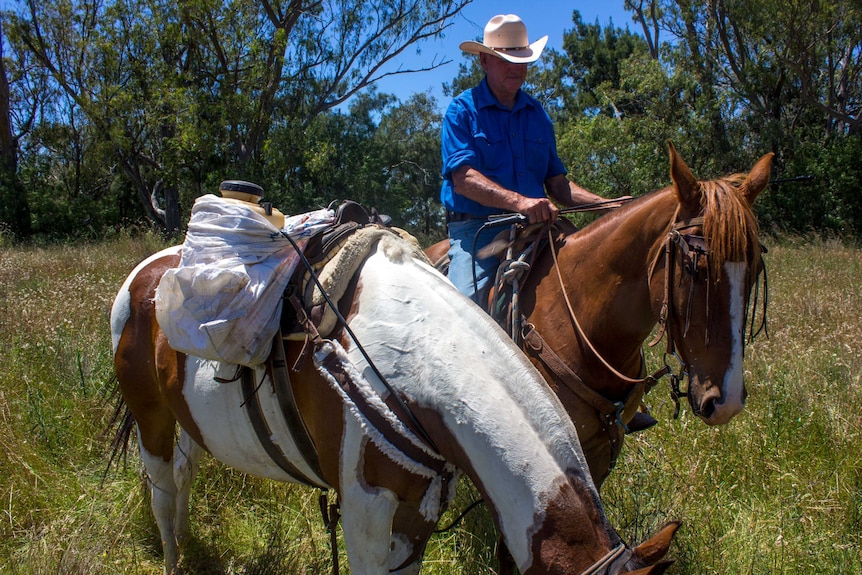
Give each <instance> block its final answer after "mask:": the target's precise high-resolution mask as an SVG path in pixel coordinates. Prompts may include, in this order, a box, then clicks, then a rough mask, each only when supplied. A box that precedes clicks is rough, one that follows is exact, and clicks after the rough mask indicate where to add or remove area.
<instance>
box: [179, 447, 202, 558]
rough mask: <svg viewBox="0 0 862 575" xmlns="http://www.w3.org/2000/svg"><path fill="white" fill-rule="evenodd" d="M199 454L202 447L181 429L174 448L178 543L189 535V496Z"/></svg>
mask: <svg viewBox="0 0 862 575" xmlns="http://www.w3.org/2000/svg"><path fill="white" fill-rule="evenodd" d="M201 455H203V449H201V447H200V446H199V445H198V444H197V442H196V441H195V440H194V439H192V438H191V436H189V434H188V433H186V432H185V430H183V431H181V432H180V439H179V441H178V442H177V447H176V449H175V450H174V483H175V484H176V487H177V496H176V515H175V518H176V519H175V522H174V533H175V535H176V538H177V542H178V543H179V544H180V545H182V543H183V542H184V541H185V540H186V539H187V538H188V535H189V497H190V496H191V492H192V484H193V483H194V481H195V477H196V476H197V473H198V464H199V462H200V459H201Z"/></svg>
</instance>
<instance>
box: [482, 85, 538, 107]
mask: <svg viewBox="0 0 862 575" xmlns="http://www.w3.org/2000/svg"><path fill="white" fill-rule="evenodd" d="M532 105H533V103H532V101H531V100H530V98H528V97H527V94H525V93H524V91H523V90H521V89H518V95H517V96H515V105H514V106H513V107H512V110H511V111H512V112H515V111H517V110H520V109H521V108H524V107H527V106H531V107H532ZM492 106H497V107H499V108H502V109H504V110H508V108H506V107H505V106H503V105H502V104H500V103H499V102H498V101H497V98H495V97H494V94H493V93H492V92H491V88H490V87H489V86H488V78H487V77H485V78H482V81H481V82H479V85H478V86H476V108H479V109H481V108H489V107H492Z"/></svg>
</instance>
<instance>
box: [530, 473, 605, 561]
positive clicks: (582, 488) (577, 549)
mask: <svg viewBox="0 0 862 575" xmlns="http://www.w3.org/2000/svg"><path fill="white" fill-rule="evenodd" d="M579 473H581V472H573V473H569V474H568V481H566V482H565V483H563V484H562V485H560V487H559V494H558V495H557V496H556V497H554V498H553V499H552V500H551V501H549V502H548V505H547V508H546V509H545V513H544V516H543V517H542V518H541V521H542V523H541V526H540V527H539V529H538V530H536V531H535V532H534V533H533V540H532V550H531V551H532V555H533V557H534V558H538V557H540V558H541V560H539V561H536V560H534V564H536V565H544V566H546V567H551V569H550V570H547V571H545V570H544V568H541V567H536V568H535V569H534V568H530V569H527V570H526V571H525V572H524V575H533V574H535V573H539V571H538V570H539V569H542V571H541V573H548V574H549V575H550V574H556V573H559V574H561V575H562V574H565V573H579V572H581V571H583V569H584V568H586V567H589V566H590V565H592V564H594V563H595V562H597V561H598V560H600V559H601V558H602V556H603V555H604V554H605V552H606V551H609V550H610V549H611V548H613V547H614V546H616V545H618V544H619V543H620V541H619V539H618V538H617V537H616V534H615V533H614V532H613V530H612V529H611V528H610V525H607V524H606V523H605V522H604V520H603V519H602V514H601V504H600V502H599V501H598V500H596V499H594V498H593V495H592V492H591V490H590V489H589V488H588V487H587V484H586V482H585V481H584V478H583V477H580V476H579ZM536 519H537V520H539V518H538V517H537V518H536ZM609 533H612V534H613V535H614V537H615V538H616V540H615V541H612V540H611V537H610V535H609ZM575 556H577V558H578V559H582V560H583V561H582V563H581V564H579V565H575V564H573V561H574V557H575Z"/></svg>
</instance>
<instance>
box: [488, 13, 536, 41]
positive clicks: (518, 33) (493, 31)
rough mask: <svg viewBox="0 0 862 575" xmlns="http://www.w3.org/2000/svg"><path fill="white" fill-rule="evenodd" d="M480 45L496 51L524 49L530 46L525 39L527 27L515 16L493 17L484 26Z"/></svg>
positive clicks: (502, 15)
mask: <svg viewBox="0 0 862 575" xmlns="http://www.w3.org/2000/svg"><path fill="white" fill-rule="evenodd" d="M482 43H483V44H485V46H487V47H489V48H496V49H519V48H526V47H527V46H529V45H530V41H529V40H528V39H527V26H526V25H525V24H524V21H523V20H521V19H520V18H519V17H518V16H516V15H515V14H501V15H498V16H494V17H493V18H491V19H490V20H489V21H488V23H487V24H486V25H485V35H484V37H483V40H482Z"/></svg>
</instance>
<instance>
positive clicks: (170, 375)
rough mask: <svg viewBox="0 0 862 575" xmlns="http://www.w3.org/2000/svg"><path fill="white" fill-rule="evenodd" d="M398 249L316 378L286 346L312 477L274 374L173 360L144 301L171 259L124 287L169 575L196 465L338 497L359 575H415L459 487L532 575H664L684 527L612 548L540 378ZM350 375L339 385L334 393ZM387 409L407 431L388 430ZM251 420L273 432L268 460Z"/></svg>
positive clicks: (499, 334) (118, 339)
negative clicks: (252, 412) (399, 412)
mask: <svg viewBox="0 0 862 575" xmlns="http://www.w3.org/2000/svg"><path fill="white" fill-rule="evenodd" d="M405 243H406V242H405V241H404V240H401V239H400V238H396V237H395V236H392V237H384V238H383V239H381V240H380V241H379V243H378V244H377V245H376V248H375V249H374V250H373V251H372V253H371V255H369V256H368V257H367V259H366V260H365V262H364V264H363V265H362V267H361V268H360V270H359V271H358V272H357V273H356V275H355V276H354V279H353V284H352V287H351V288H350V289H349V290H348V291H347V293H346V294H345V295H344V296H343V297H342V298H341V300H340V303H339V308H340V309H341V312H342V314H343V315H342V316H343V317H344V319H345V322H346V325H341V326H340V327H339V328H338V329H337V330H336V331H334V332H333V333H332V334H331V335H330V337H331V339H328V340H320V341H318V345H317V346H316V351H315V352H314V354H313V357H314V362H312V361H304V362H303V361H298V360H299V359H301V358H302V357H304V354H305V353H306V349H304V345H305V344H304V343H303V342H301V341H295V342H294V341H287V340H284V341H283V347H284V352H285V359H286V362H287V365H295V364H296V369H297V370H298V371H295V372H294V373H292V374H291V377H290V380H291V381H290V386H291V388H292V392H293V395H294V398H295V402H296V405H297V406H298V410H299V413H300V414H301V418H302V420H303V423H304V425H305V428H306V429H307V432H308V436H309V438H310V441H311V443H312V444H313V447H314V449H315V451H316V457H317V461H316V462H314V461H313V462H309V461H308V460H307V459H303V458H301V457H299V455H297V453H298V449H297V445H296V443H297V442H296V441H295V440H294V439H292V435H291V433H292V432H291V431H290V430H288V426H287V424H286V423H285V418H284V417H283V412H282V406H281V403H280V398H279V397H277V394H276V393H275V392H274V391H273V387H274V386H273V381H272V379H271V373H270V371H269V370H268V369H263V368H258V369H255V370H253V374H254V381H253V382H252V383H251V385H244V384H243V382H240V381H236V378H231V377H230V376H231V374H232V373H234V372H236V366H233V365H225V364H220V363H219V362H216V361H211V360H204V359H201V358H196V357H191V356H189V355H186V354H183V353H180V352H178V351H175V350H174V349H172V348H171V347H170V345H169V342H168V341H167V338H166V336H165V334H164V332H163V331H162V330H161V329H160V327H159V325H158V323H157V321H156V316H155V309H154V308H155V304H154V297H155V292H156V289H157V286H158V285H159V281H160V278H161V277H162V275H163V274H164V273H165V272H166V270H168V269H170V268H173V267H176V266H177V265H178V263H179V261H180V250H179V248H169V249H167V250H164V251H162V252H160V253H157V254H155V255H153V256H151V257H149V258H148V259H147V260H145V261H144V262H142V263H141V264H139V265H138V266H137V268H136V269H135V270H134V271H133V272H132V274H131V275H130V276H129V278H128V279H127V280H126V281H125V283H124V284H123V286H122V287H121V289H120V291H119V293H118V295H117V297H116V300H115V302H114V305H113V309H112V314H111V330H112V337H113V347H114V366H115V370H116V374H117V377H118V380H119V387H120V391H121V395H122V399H123V400H124V402H125V405H126V406H127V408H128V412H129V414H130V415H129V417H130V418H133V419H129V420H128V421H129V423H132V422H133V423H136V425H137V429H138V442H139V447H140V453H141V457H142V459H143V462H144V465H145V467H146V472H147V476H148V479H149V482H150V484H151V492H152V509H153V513H154V515H155V518H156V522H157V524H158V528H159V531H160V535H161V540H162V544H163V549H164V555H165V572H166V573H169V574H171V573H175V572H177V571H178V561H179V548H178V542H180V541H182V540H183V539H184V538H185V537H186V536H187V535H188V502H189V493H190V487H191V484H192V480H193V477H194V475H195V472H196V470H197V467H198V461H199V458H200V456H201V455H202V453H203V452H204V451H206V452H209V453H210V454H212V455H213V456H214V457H215V458H217V459H219V460H221V461H223V462H225V463H227V464H229V465H231V466H233V467H235V468H237V469H239V470H241V471H243V472H246V473H250V474H254V475H257V476H262V477H266V478H270V479H273V480H278V481H294V482H300V483H306V484H309V485H313V486H317V487H321V488H327V489H333V490H334V491H335V492H337V494H338V497H339V500H340V505H341V517H342V521H343V537H344V543H345V547H346V551H347V557H348V561H349V563H350V568H351V570H352V572H354V573H361V574H369V575H384V574H388V573H399V574H416V573H418V572H419V569H420V566H421V562H422V555H423V552H424V550H425V546H426V543H427V541H428V539H429V537H430V535H431V534H432V532H433V529H434V527H435V524H436V522H437V520H438V519H439V517H440V514H441V512H442V510H443V509H444V508H445V507H446V505H447V503H448V502H449V500H450V498H451V496H452V494H453V493H454V486H455V484H456V480H457V477H458V475H459V473H461V472H463V473H466V474H467V475H468V476H469V477H470V478H471V479H472V480H473V482H474V483H475V485H476V486H477V487H478V489H479V490H480V491H481V492H482V494H483V495H484V496H485V498H486V500H487V501H488V502H489V506H490V509H491V510H492V514H493V517H494V520H495V522H496V525H497V527H498V529H499V530H500V532H502V534H503V536H504V538H505V541H506V543H507V545H508V547H509V549H510V550H511V552H512V554H513V556H514V558H515V561H516V563H517V565H518V567H519V569H520V570H521V572H522V573H524V574H525V575H537V574H563V573H565V574H572V573H589V574H606V573H607V574H612V573H625V572H633V573H639V574H641V573H660V572H662V571H663V570H664V563H663V562H661V561H660V559H661V557H662V556H663V555H664V554H665V553H666V552H667V549H668V546H669V544H670V541H671V538H672V536H673V533H674V532H675V530H676V528H677V526H678V525H677V524H675V523H671V524H668V526H666V527H665V528H664V529H663V530H662V531H660V532H659V533H658V534H657V535H655V536H654V537H653V538H652V539H650V540H649V541H647V542H645V543H643V544H642V545H640V546H638V547H636V548H634V549H632V548H629V547H628V546H626V545H625V544H624V543H623V542H622V541H621V540H620V537H619V536H618V535H617V533H616V532H615V531H614V530H613V529H612V527H611V526H610V524H609V522H608V520H607V517H606V516H605V513H604V510H603V507H602V504H601V501H600V499H599V495H598V492H597V489H596V487H595V485H594V483H593V481H592V480H591V478H590V475H589V472H588V470H587V467H586V462H585V460H584V456H583V453H582V451H581V448H580V445H579V443H578V438H577V432H576V430H575V428H574V426H573V425H572V423H571V421H570V420H569V418H568V416H567V415H566V412H565V411H564V410H563V408H562V406H561V405H560V403H559V401H558V399H557V398H556V396H555V395H554V394H553V393H552V392H551V390H550V389H549V388H548V386H547V384H546V383H545V381H544V380H543V378H542V377H541V376H540V375H539V373H538V372H537V371H536V370H535V368H534V367H533V366H532V365H531V364H530V362H529V361H528V360H527V359H526V358H525V357H524V355H523V354H522V353H521V351H520V350H519V349H517V347H516V346H515V345H514V343H513V342H512V341H511V340H510V339H509V338H508V337H507V336H506V334H505V333H504V332H503V331H502V330H501V329H500V328H499V327H498V326H497V324H496V323H494V322H493V321H492V320H491V319H490V318H489V317H488V316H487V315H486V314H485V313H484V312H482V311H481V310H480V309H479V308H478V307H476V306H475V305H473V304H472V303H471V302H469V301H468V300H467V299H465V298H463V297H462V296H460V295H459V294H458V293H457V291H456V290H455V289H454V288H453V287H452V286H451V284H450V283H449V282H448V281H446V279H445V278H444V277H443V276H442V275H440V274H439V273H438V272H437V271H436V270H434V269H433V268H432V267H431V266H429V265H427V263H425V262H423V261H420V260H419V259H416V258H415V257H413V253H412V252H410V250H409V249H407V248H406V247H405ZM281 343H282V340H279V344H281ZM276 349H277V350H278V348H276ZM362 350H364V351H362ZM366 354H367V355H366ZM333 358H335V359H336V361H335V362H332V361H331V360H332V359H333ZM312 363H313V364H314V365H312ZM339 365H340V366H342V368H343V369H341V370H339V369H338V366H339ZM327 366H328V367H329V368H330V369H329V370H328V371H327V369H324V368H326V367H327ZM372 366H373V367H374V369H372ZM345 373H346V375H347V380H348V385H347V386H345V387H342V386H340V385H338V384H337V382H336V379H337V377H338V376H343V375H345ZM328 374H329V375H332V377H329V375H328ZM382 384H387V385H382ZM348 388H352V389H353V391H354V392H355V391H356V389H360V390H363V389H364V390H365V391H364V392H360V393H359V395H360V396H362V397H361V398H360V401H364V402H365V403H366V404H367V405H366V407H367V406H369V405H370V406H371V409H370V411H369V410H368V409H360V408H359V407H358V403H357V402H356V401H354V400H353V397H354V395H350V394H347V393H345V392H344V390H345V389H348ZM369 390H370V392H369ZM363 393H364V395H363ZM395 394H397V396H398V397H399V398H400V401H401V402H402V403H401V405H402V406H403V407H406V408H407V409H408V410H409V411H410V412H411V413H412V414H413V418H412V419H408V421H406V422H405V420H404V418H403V417H402V418H400V419H399V418H397V417H394V416H393V413H394V412H395V411H396V410H395V409H394V408H393V407H390V406H392V405H394V404H393V401H392V400H393V397H392V395H395ZM396 403H397V402H396ZM249 404H256V406H257V407H256V409H257V411H258V412H259V413H260V414H262V416H263V418H264V420H265V427H266V430H267V434H266V439H267V440H268V441H269V442H270V445H269V449H266V448H265V447H264V446H263V441H264V440H263V438H261V436H260V435H259V434H258V433H257V432H256V430H255V429H254V425H253V423H252V421H251V417H250V416H249V415H248V409H247V407H248V405H249ZM177 424H179V426H180V428H181V432H180V435H179V439H178V445H175V433H176V429H175V428H176V425H177ZM419 429H421V430H422V432H421V433H420V432H419ZM126 439H128V436H126ZM273 450H275V452H276V456H274V455H273ZM297 475H298V477H299V478H298V477H297Z"/></svg>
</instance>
